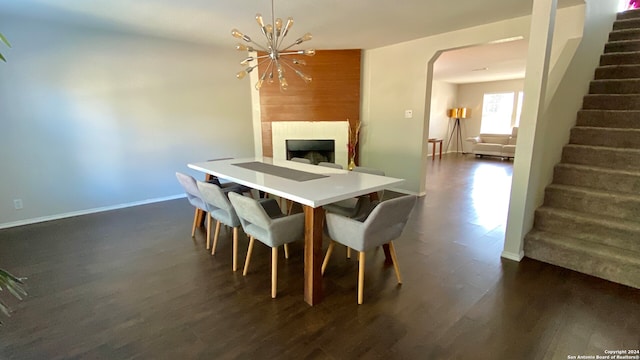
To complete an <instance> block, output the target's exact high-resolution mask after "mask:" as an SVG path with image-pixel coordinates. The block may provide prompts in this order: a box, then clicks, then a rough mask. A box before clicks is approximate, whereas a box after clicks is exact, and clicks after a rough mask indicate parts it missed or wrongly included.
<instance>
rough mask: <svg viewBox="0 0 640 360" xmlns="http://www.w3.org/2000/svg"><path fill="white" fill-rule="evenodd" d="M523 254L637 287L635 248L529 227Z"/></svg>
mask: <svg viewBox="0 0 640 360" xmlns="http://www.w3.org/2000/svg"><path fill="white" fill-rule="evenodd" d="M524 254H525V256H527V257H529V258H532V259H536V260H539V261H543V262H546V263H550V264H553V265H558V266H561V267H564V268H568V269H572V270H575V271H578V272H582V273H585V274H589V275H593V276H597V277H600V278H603V279H606V280H610V281H614V282H616V283H620V284H624V285H628V286H632V287H635V288H640V254H639V253H636V252H632V251H629V250H620V249H617V248H613V247H610V246H605V245H600V244H596V243H592V242H590V241H585V240H580V239H576V238H573V237H571V236H566V235H560V234H555V233H552V232H547V231H541V230H533V231H531V232H530V233H529V234H527V236H526V237H525V247H524Z"/></svg>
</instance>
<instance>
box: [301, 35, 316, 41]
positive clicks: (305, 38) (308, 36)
mask: <svg viewBox="0 0 640 360" xmlns="http://www.w3.org/2000/svg"><path fill="white" fill-rule="evenodd" d="M312 38H313V36H312V35H311V33H306V34H304V35H302V37H301V38H300V39H299V40H302V41H309V40H311V39H312ZM302 41H300V42H302Z"/></svg>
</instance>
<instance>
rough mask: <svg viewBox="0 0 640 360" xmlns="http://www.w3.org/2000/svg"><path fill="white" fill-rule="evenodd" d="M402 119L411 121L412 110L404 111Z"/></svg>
mask: <svg viewBox="0 0 640 360" xmlns="http://www.w3.org/2000/svg"><path fill="white" fill-rule="evenodd" d="M404 118H405V119H411V118H413V110H405V111H404Z"/></svg>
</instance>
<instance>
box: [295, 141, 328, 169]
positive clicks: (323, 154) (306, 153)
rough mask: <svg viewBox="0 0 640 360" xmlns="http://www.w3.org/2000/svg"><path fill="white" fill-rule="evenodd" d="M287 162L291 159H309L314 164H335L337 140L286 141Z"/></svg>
mask: <svg viewBox="0 0 640 360" xmlns="http://www.w3.org/2000/svg"><path fill="white" fill-rule="evenodd" d="M286 147H287V160H291V158H294V157H298V158H305V159H309V160H310V161H311V163H312V164H314V165H317V164H318V163H319V162H322V161H325V162H335V149H336V145H335V140H317V139H314V140H298V139H295V140H294V139H289V140H286Z"/></svg>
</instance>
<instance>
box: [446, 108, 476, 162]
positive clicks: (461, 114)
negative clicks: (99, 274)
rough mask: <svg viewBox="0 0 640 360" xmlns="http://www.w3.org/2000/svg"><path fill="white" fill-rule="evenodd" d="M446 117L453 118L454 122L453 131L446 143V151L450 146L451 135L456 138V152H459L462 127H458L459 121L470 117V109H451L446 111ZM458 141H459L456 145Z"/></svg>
mask: <svg viewBox="0 0 640 360" xmlns="http://www.w3.org/2000/svg"><path fill="white" fill-rule="evenodd" d="M447 116H448V117H449V118H455V119H456V122H455V123H453V129H451V135H449V142H447V151H449V145H451V139H453V135H454V134H455V136H456V152H460V149H461V147H462V144H463V142H462V127H461V126H460V119H466V118H468V117H470V116H471V109H469V108H464V107H462V108H453V109H449V110H447ZM458 141H460V142H459V143H458ZM462 153H463V154H464V149H462Z"/></svg>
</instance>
